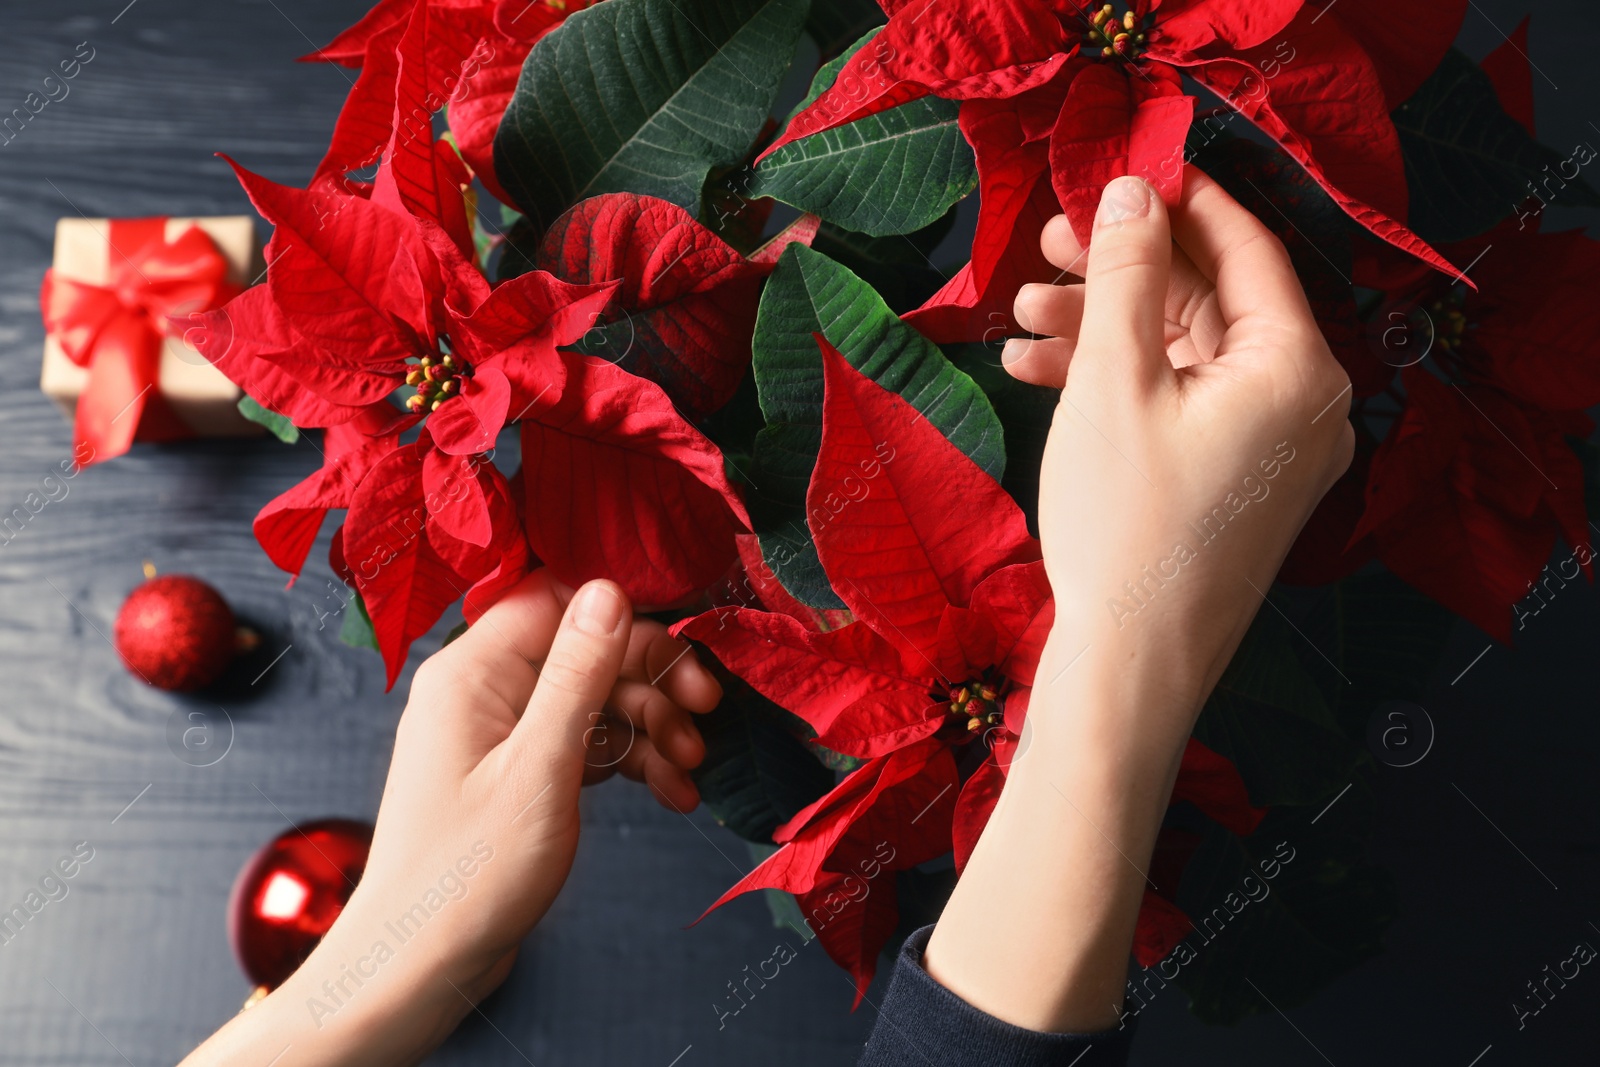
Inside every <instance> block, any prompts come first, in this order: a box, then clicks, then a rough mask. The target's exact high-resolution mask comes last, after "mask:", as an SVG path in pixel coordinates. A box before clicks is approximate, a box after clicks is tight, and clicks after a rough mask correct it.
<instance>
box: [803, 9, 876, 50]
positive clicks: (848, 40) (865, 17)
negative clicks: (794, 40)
mask: <svg viewBox="0 0 1600 1067" xmlns="http://www.w3.org/2000/svg"><path fill="white" fill-rule="evenodd" d="M883 23H884V14H883V8H881V7H879V6H878V5H877V3H875V2H874V0H824V2H823V3H818V4H813V5H812V6H811V14H810V15H809V16H807V18H806V32H807V33H809V34H810V35H811V39H812V40H813V41H816V42H817V48H818V49H819V50H821V52H822V56H823V58H824V59H831V58H833V57H834V56H836V55H838V54H839V53H840V52H843V51H844V50H845V49H846V48H849V47H850V45H851V44H852V43H853V42H855V41H857V40H859V39H860V37H861V35H862V34H863V33H866V32H867V31H868V30H870V29H872V28H873V27H874V26H882V25H883Z"/></svg>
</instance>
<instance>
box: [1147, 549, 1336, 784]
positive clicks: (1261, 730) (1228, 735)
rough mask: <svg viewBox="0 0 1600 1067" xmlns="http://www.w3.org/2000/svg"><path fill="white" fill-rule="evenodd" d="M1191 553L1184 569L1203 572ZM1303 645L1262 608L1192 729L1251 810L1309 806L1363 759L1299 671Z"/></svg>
mask: <svg viewBox="0 0 1600 1067" xmlns="http://www.w3.org/2000/svg"><path fill="white" fill-rule="evenodd" d="M1196 551H1197V552H1199V553H1200V555H1201V558H1200V559H1199V560H1197V561H1196V562H1195V563H1193V564H1190V565H1191V566H1204V565H1205V562H1204V553H1205V551H1206V550H1205V548H1204V547H1200V546H1196ZM1155 595H1156V596H1157V597H1159V596H1160V595H1161V594H1160V592H1159V591H1157V592H1156V594H1155ZM1305 640H1306V639H1305V637H1303V636H1302V635H1301V634H1298V633H1296V632H1295V631H1294V629H1293V628H1292V627H1291V625H1290V624H1289V622H1288V621H1287V620H1286V619H1285V618H1284V617H1283V615H1281V614H1280V613H1279V610H1278V609H1277V608H1276V607H1274V606H1273V604H1271V603H1268V604H1265V605H1263V606H1262V608H1261V610H1260V611H1259V612H1257V613H1256V618H1255V621H1254V622H1252V623H1251V624H1250V629H1249V631H1248V632H1247V633H1246V634H1245V637H1244V640H1243V641H1242V642H1240V644H1239V650H1238V651H1237V652H1235V653H1234V656H1233V659H1232V661H1230V662H1229V664H1228V666H1227V669H1226V670H1224V671H1223V672H1222V678H1221V679H1220V680H1219V681H1218V682H1217V687H1216V689H1214V690H1213V691H1212V693H1211V696H1210V698H1209V699H1208V700H1207V701H1206V705H1205V708H1204V709H1203V710H1202V711H1201V713H1200V721H1199V722H1198V723H1197V724H1196V726H1195V731H1194V736H1195V737H1196V738H1198V739H1199V740H1200V741H1201V742H1202V743H1204V744H1205V745H1207V746H1209V747H1211V748H1213V749H1215V750H1216V751H1218V752H1220V753H1222V754H1223V755H1224V756H1227V757H1228V758H1229V759H1231V760H1232V761H1233V762H1234V765H1235V766H1237V767H1238V768H1239V774H1240V776H1241V777H1243V778H1244V781H1245V785H1246V787H1248V789H1249V790H1250V799H1251V801H1252V802H1254V803H1256V804H1258V805H1278V804H1315V803H1317V802H1318V801H1320V800H1323V799H1324V798H1326V797H1328V796H1331V795H1332V794H1333V793H1335V792H1337V791H1338V790H1339V789H1341V788H1343V787H1344V785H1345V784H1347V783H1348V782H1349V781H1350V779H1351V776H1352V775H1353V774H1354V773H1355V771H1356V767H1357V765H1358V764H1359V763H1360V762H1361V761H1362V760H1363V759H1364V758H1365V757H1364V753H1363V752H1362V750H1361V749H1360V748H1358V747H1357V746H1356V745H1355V744H1354V743H1353V742H1352V741H1351V740H1350V739H1349V738H1348V736H1347V735H1346V733H1345V732H1344V731H1343V730H1342V729H1340V725H1339V720H1338V718H1337V717H1336V716H1335V715H1334V712H1333V710H1332V708H1330V707H1329V704H1328V701H1327V700H1326V699H1325V698H1324V696H1323V692H1322V689H1321V688H1320V687H1319V686H1318V684H1317V680H1316V678H1315V677H1314V676H1313V675H1312V674H1311V673H1309V672H1308V671H1307V670H1306V669H1305V668H1304V667H1303V666H1302V665H1301V660H1300V656H1299V652H1298V650H1297V648H1296V642H1300V643H1302V644H1303V643H1304V642H1305ZM1312 654H1315V650H1312Z"/></svg>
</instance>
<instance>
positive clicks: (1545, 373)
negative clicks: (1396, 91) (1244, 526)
mask: <svg viewBox="0 0 1600 1067" xmlns="http://www.w3.org/2000/svg"><path fill="white" fill-rule="evenodd" d="M1525 32H1526V24H1524V26H1523V28H1522V29H1521V30H1519V31H1518V34H1517V35H1516V37H1515V38H1514V39H1513V41H1512V42H1508V44H1507V45H1504V46H1502V48H1501V49H1500V50H1498V51H1497V53H1496V54H1495V55H1494V56H1491V57H1490V58H1489V59H1488V60H1486V61H1485V63H1484V68H1485V70H1486V71H1490V72H1491V73H1492V75H1493V81H1494V83H1495V89H1496V91H1497V93H1498V94H1499V96H1500V98H1501V101H1502V103H1503V104H1504V105H1505V107H1506V109H1507V111H1508V113H1511V114H1513V116H1514V117H1516V118H1518V120H1519V121H1521V122H1522V123H1523V124H1524V125H1525V126H1527V127H1529V129H1530V132H1531V128H1532V123H1533V116H1532V106H1531V105H1532V92H1531V85H1530V84H1529V70H1528V66H1527V60H1526V58H1525V55H1524V52H1523V48H1522V44H1518V43H1516V41H1517V40H1520V41H1521V42H1523V44H1525V42H1526V37H1525ZM1443 252H1444V254H1445V255H1447V256H1449V257H1450V258H1451V259H1453V260H1456V261H1458V262H1461V263H1466V264H1469V270H1470V271H1471V273H1472V275H1473V278H1474V280H1475V281H1476V283H1477V288H1476V289H1469V288H1468V286H1467V285H1466V284H1464V283H1463V282H1460V281H1456V280H1453V279H1451V278H1447V277H1444V276H1442V275H1439V274H1435V273H1433V272H1431V271H1429V270H1427V269H1426V268H1424V267H1422V266H1421V265H1420V264H1418V263H1416V262H1415V261H1409V260H1405V259H1403V258H1400V257H1397V256H1395V255H1393V254H1391V253H1390V251H1389V250H1388V249H1387V248H1385V247H1383V246H1378V245H1375V244H1374V245H1371V246H1367V247H1363V248H1361V249H1360V250H1359V253H1360V254H1359V255H1358V258H1357V270H1356V279H1355V280H1356V282H1357V284H1359V285H1362V286H1365V287H1369V288H1372V289H1376V290H1378V291H1380V292H1381V293H1382V294H1383V296H1384V298H1385V299H1384V302H1383V303H1382V306H1381V308H1380V309H1379V312H1378V314H1377V316H1376V318H1375V319H1374V321H1373V323H1372V330H1373V342H1374V345H1375V347H1377V348H1378V349H1379V350H1381V351H1384V352H1385V353H1386V354H1387V356H1388V357H1389V359H1390V361H1391V366H1387V367H1386V366H1384V365H1383V364H1382V363H1380V362H1378V361H1377V360H1371V361H1370V362H1369V363H1368V364H1366V369H1365V370H1356V371H1353V373H1352V381H1353V383H1354V388H1355V393H1356V396H1357V398H1358V411H1360V410H1361V409H1362V408H1363V407H1365V406H1366V405H1365V404H1362V403H1361V401H1362V400H1363V399H1366V398H1373V399H1374V401H1375V402H1381V400H1382V398H1383V396H1384V395H1385V394H1387V395H1388V396H1389V397H1390V398H1393V399H1398V400H1399V401H1400V402H1401V404H1402V407H1401V410H1400V411H1399V412H1398V414H1396V415H1395V416H1394V417H1393V421H1392V423H1391V424H1390V426H1389V428H1388V432H1387V435H1386V436H1385V437H1384V439H1383V440H1382V441H1381V443H1376V445H1375V447H1373V446H1372V444H1371V443H1369V444H1368V445H1367V447H1365V448H1363V449H1361V450H1360V451H1359V452H1358V461H1357V463H1356V464H1355V465H1354V466H1353V467H1352V469H1351V471H1350V472H1349V473H1348V474H1347V475H1346V477H1345V478H1344V479H1343V480H1342V482H1341V483H1340V484H1339V485H1338V486H1336V487H1335V489H1334V490H1333V491H1332V492H1331V493H1330V494H1329V495H1328V496H1327V497H1326V498H1325V499H1324V501H1323V503H1322V505H1321V507H1320V508H1319V509H1318V511H1317V513H1316V514H1315V515H1313V517H1312V519H1311V521H1310V523H1308V524H1307V533H1306V534H1305V535H1303V536H1302V539H1301V543H1300V544H1299V545H1297V546H1296V549H1295V552H1294V553H1293V554H1292V555H1291V557H1290V560H1289V563H1288V566H1287V567H1286V569H1285V578H1286V579H1287V580H1293V581H1303V582H1308V583H1312V584H1321V583H1324V582H1328V581H1333V580H1335V579H1337V578H1339V577H1342V576H1343V575H1344V574H1347V573H1350V572H1351V571H1353V570H1355V569H1356V568H1357V567H1359V566H1361V565H1362V564H1364V563H1366V562H1368V561H1370V560H1372V559H1374V558H1376V559H1379V560H1381V561H1382V562H1383V563H1384V565H1385V566H1386V567H1388V568H1389V569H1390V570H1391V571H1393V572H1394V573H1395V574H1397V575H1398V576H1400V577H1401V578H1403V579H1405V580H1406V581H1407V582H1409V583H1410V584H1411V585H1412V586H1414V587H1415V588H1417V589H1418V590H1420V591H1422V592H1423V593H1426V594H1427V595H1428V596H1430V597H1432V598H1433V599H1434V600H1436V601H1438V602H1439V603H1440V604H1443V605H1444V606H1445V607H1447V608H1449V609H1450V610H1451V611H1453V612H1455V613H1456V614H1458V615H1460V616H1462V617H1463V618H1466V619H1468V620H1469V621H1471V622H1473V623H1475V624H1476V625H1478V626H1479V627H1481V628H1482V629H1483V630H1484V631H1486V632H1487V633H1489V634H1490V635H1491V636H1493V637H1496V638H1498V639H1500V640H1502V641H1509V640H1510V639H1511V634H1512V629H1511V624H1512V606H1513V605H1515V604H1516V603H1517V602H1518V601H1520V600H1522V599H1523V598H1524V597H1525V596H1526V595H1527V594H1528V592H1529V590H1530V588H1531V587H1532V585H1533V583H1534V581H1535V580H1536V579H1537V577H1538V575H1539V573H1540V571H1541V570H1542V569H1543V567H1544V566H1545V564H1546V563H1547V562H1548V561H1549V559H1550V555H1551V551H1552V549H1553V548H1554V546H1555V543H1556V539H1557V537H1558V536H1559V537H1560V538H1562V539H1563V540H1565V541H1566V543H1567V544H1568V545H1570V546H1572V548H1573V549H1574V551H1575V558H1576V561H1577V563H1578V564H1579V565H1580V566H1581V568H1582V569H1583V571H1584V573H1586V574H1589V573H1591V571H1592V568H1591V567H1590V561H1591V559H1592V550H1591V548H1590V546H1591V544H1592V539H1591V537H1590V526H1589V520H1588V515H1587V511H1586V507H1585V501H1584V472H1583V468H1582V466H1581V464H1580V463H1579V461H1578V458H1577V456H1576V455H1575V454H1574V453H1573V450H1572V447H1571V445H1570V444H1569V443H1568V439H1569V438H1576V439H1584V438H1587V437H1588V436H1589V435H1590V433H1591V432H1592V431H1593V429H1594V425H1593V422H1592V421H1591V420H1590V419H1589V418H1588V416H1587V415H1585V414H1584V410H1585V409H1587V408H1590V407H1592V406H1594V405H1595V404H1600V362H1597V361H1596V358H1595V357H1596V356H1597V355H1600V319H1597V318H1596V317H1595V315H1594V314H1593V312H1592V310H1591V307H1590V304H1589V297H1588V281H1587V279H1589V278H1592V277H1594V276H1595V273H1596V272H1597V271H1600V243H1596V242H1595V241H1593V240H1591V239H1590V238H1588V237H1586V236H1585V235H1584V234H1583V233H1582V232H1580V231H1572V232H1567V233H1541V232H1539V227H1538V223H1537V218H1536V217H1535V216H1534V215H1533V214H1532V213H1531V212H1519V213H1518V214H1517V215H1516V216H1514V217H1513V218H1510V219H1508V220H1507V221H1505V222H1504V223H1502V224H1501V225H1500V226H1498V227H1497V228H1495V229H1494V230H1492V231H1490V232H1489V233H1487V234H1484V235H1483V236H1482V237H1479V238H1474V239H1472V240H1469V241H1463V242H1460V243H1457V244H1453V245H1448V246H1446V247H1445V248H1444V249H1443ZM1393 364H1404V365H1405V366H1404V368H1403V369H1402V370H1401V371H1400V373H1399V375H1398V383H1399V386H1400V387H1401V389H1402V390H1403V393H1401V392H1397V391H1396V390H1395V389H1394V387H1393V384H1392V383H1393V382H1394V380H1395V377H1396V376H1395V372H1394V370H1393Z"/></svg>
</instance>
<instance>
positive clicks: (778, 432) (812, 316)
mask: <svg viewBox="0 0 1600 1067" xmlns="http://www.w3.org/2000/svg"><path fill="white" fill-rule="evenodd" d="M818 333H820V334H822V335H823V336H824V337H826V338H827V339H828V341H829V342H830V343H831V344H832V345H833V346H834V347H835V348H837V349H838V350H839V351H840V352H841V353H843V354H844V357H845V359H847V360H848V361H849V362H850V364H851V366H853V367H855V368H856V369H857V370H859V371H860V372H861V373H862V374H865V375H866V376H867V377H869V378H871V379H873V380H874V381H876V382H877V383H878V384H879V385H881V386H883V387H884V388H885V389H888V390H890V391H891V392H895V393H898V394H900V395H901V396H902V397H904V398H905V399H906V401H907V402H909V403H910V404H911V405H912V406H913V407H915V408H916V409H917V410H918V411H920V412H922V414H923V415H925V416H927V417H928V419H929V421H931V422H932V423H933V424H934V425H935V426H936V427H938V428H939V431H940V432H941V433H943V434H944V436H945V437H946V438H948V439H949V441H950V442H951V443H952V444H954V445H955V446H956V447H957V448H959V449H961V451H963V452H965V453H966V454H967V455H968V456H970V457H971V458H972V460H973V461H974V462H975V463H977V464H978V466H980V467H982V468H983V469H984V470H985V471H986V472H987V473H988V474H989V475H990V476H992V477H993V478H995V479H997V480H998V479H1000V478H1002V477H1003V476H1004V474H1005V466H1006V454H1005V440H1004V434H1003V430H1002V428H1001V425H1000V420H999V418H998V417H997V416H996V415H995V411H994V408H993V406H992V405H990V403H989V400H988V398H987V397H986V396H984V394H983V390H981V389H979V388H978V386H977V384H976V383H974V382H973V380H972V379H971V378H970V377H968V376H967V375H966V374H964V373H962V372H961V371H960V370H958V369H957V368H956V367H955V366H954V365H953V364H952V363H951V362H950V361H949V360H948V359H946V358H945V357H944V354H943V353H941V352H940V351H939V348H938V346H937V345H935V344H934V343H933V342H931V341H929V340H928V339H927V338H925V337H923V336H922V335H921V334H920V333H918V332H917V331H916V330H914V329H912V328H911V327H910V326H907V325H906V324H905V323H903V322H901V321H900V319H899V317H898V316H896V315H895V313H894V312H892V311H890V310H889V307H888V305H886V304H885V303H884V302H883V299H882V298H881V297H879V296H878V294H877V293H876V292H874V291H873V289H872V287H871V286H869V285H867V284H866V283H865V282H863V281H862V280H861V279H860V278H858V277H856V276H855V275H854V274H852V273H851V272H850V271H849V270H848V269H846V268H845V267H843V266H841V265H840V264H838V263H835V262H834V261H833V260H831V259H829V258H828V257H827V256H824V255H822V254H821V253H819V252H814V251H812V250H811V249H809V248H806V247H804V246H803V245H791V246H789V248H788V249H787V250H786V251H785V252H784V254H783V257H782V258H781V259H780V260H779V261H778V267H777V269H776V270H775V271H774V272H773V274H772V277H771V278H770V279H769V280H768V281H767V286H766V289H765V290H764V291H763V293H762V296H761V308H760V311H759V313H758V314H757V316H756V332H755V343H754V350H755V359H754V363H753V365H752V367H753V376H754V378H755V382H756V388H757V392H758V394H759V397H760V401H761V410H762V413H763V414H764V415H765V416H766V420H767V426H766V428H765V429H763V430H762V431H761V432H760V433H759V434H758V435H757V436H756V440H755V448H754V453H753V456H752V461H753V464H754V469H753V470H752V471H751V476H750V478H749V481H750V483H751V485H752V489H751V492H750V494H749V505H750V515H751V519H752V521H753V522H754V524H755V532H756V533H757V534H758V535H759V536H760V539H761V550H762V555H763V556H764V557H765V558H766V561H767V565H768V566H769V567H771V568H772V569H773V571H774V572H775V573H776V574H777V575H778V578H779V580H780V581H782V582H783V585H784V587H785V588H786V589H788V590H789V592H790V593H792V594H794V595H795V596H796V597H798V598H799V599H800V600H802V601H804V602H806V603H808V604H811V605H813V606H815V607H822V608H841V607H843V606H844V604H843V602H842V601H840V600H839V598H838V596H837V594H835V593H834V591H833V588H832V587H831V586H830V585H829V584H828V579H827V576H826V575H825V574H823V572H822V565H821V563H820V562H819V561H818V560H817V551H816V546H815V544H813V542H812V540H811V533H810V530H809V529H808V528H807V526H806V513H805V504H806V489H807V487H808V486H809V485H810V482H811V471H812V468H813V467H814V466H815V465H816V459H817V450H818V448H819V447H820V446H821V443H822V354H821V352H820V351H819V350H818V348H817V342H816V339H815V337H814V335H815V334H818Z"/></svg>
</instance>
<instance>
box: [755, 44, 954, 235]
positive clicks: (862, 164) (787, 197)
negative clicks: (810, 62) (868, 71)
mask: <svg viewBox="0 0 1600 1067" xmlns="http://www.w3.org/2000/svg"><path fill="white" fill-rule="evenodd" d="M877 32H878V31H876V30H873V31H872V32H871V33H868V34H867V35H866V36H865V37H863V38H862V39H861V40H860V41H858V42H856V44H855V45H854V47H852V48H851V49H850V50H849V51H848V52H846V53H845V54H844V55H842V56H840V57H839V58H837V59H835V60H834V61H833V62H831V63H829V64H827V65H826V66H824V67H823V68H822V69H821V70H820V71H818V72H817V77H816V80H815V81H814V82H813V83H812V86H811V94H810V95H809V96H808V97H806V99H805V100H804V101H803V102H802V103H801V105H800V109H804V108H805V107H807V106H809V105H810V104H811V102H812V101H814V100H815V99H816V98H817V97H818V96H820V95H822V93H823V92H824V91H825V90H826V89H827V88H828V87H829V86H831V85H832V84H833V81H834V79H835V78H836V77H838V75H839V70H840V68H841V67H843V66H844V64H845V61H846V60H847V59H849V58H850V56H852V55H854V54H855V53H856V52H858V51H860V50H861V49H862V48H863V47H866V46H867V45H868V44H869V42H871V40H872V39H873V38H874V37H876V36H877ZM959 113H960V106H959V105H958V104H957V103H956V102H955V101H953V100H941V99H940V98H938V97H936V96H926V97H923V98H922V99H920V100H913V101H912V102H911V103H909V104H902V105H900V106H899V107H894V108H890V109H889V110H887V111H880V112H878V113H877V114H875V115H869V116H868V117H866V118H863V119H858V120H856V121H855V122H851V123H847V124H845V125H843V126H840V127H837V128H836V129H832V130H827V131H825V132H823V133H819V134H815V135H814V136H811V137H803V138H801V139H800V140H798V141H795V142H793V143H792V144H788V145H785V146H784V147H782V148H780V149H778V151H776V152H774V153H773V154H772V155H770V156H768V157H767V158H766V159H764V160H762V162H761V165H760V166H758V167H756V169H755V172H754V174H753V175H752V177H751V181H750V195H751V196H756V197H761V196H770V197H772V198H773V199H775V200H780V201H782V202H783V203H785V204H790V205H792V206H794V207H797V208H800V209H801V210H802V211H809V212H811V213H813V214H815V215H820V216H821V217H822V218H824V219H826V220H827V221H829V222H832V223H834V224H836V225H838V226H841V227H843V228H844V229H847V230H854V231H856V232H858V233H865V234H871V235H873V236H880V237H881V236H883V235H885V234H900V233H909V232H911V231H913V230H919V229H921V228H922V227H924V226H927V225H929V224H931V223H933V222H935V221H937V220H938V219H939V218H940V216H942V215H943V214H944V213H945V212H946V211H948V210H949V208H950V206H951V205H952V204H954V203H956V202H957V201H958V200H961V199H963V198H965V197H966V196H967V195H968V194H970V193H971V192H972V191H973V190H974V189H976V188H977V187H978V167H977V163H976V161H975V159H974V157H973V154H972V148H971V146H969V145H968V144H967V140H966V138H965V137H963V136H962V135H961V128H960V126H959V125H958V124H957V120H958V118H959Z"/></svg>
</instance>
